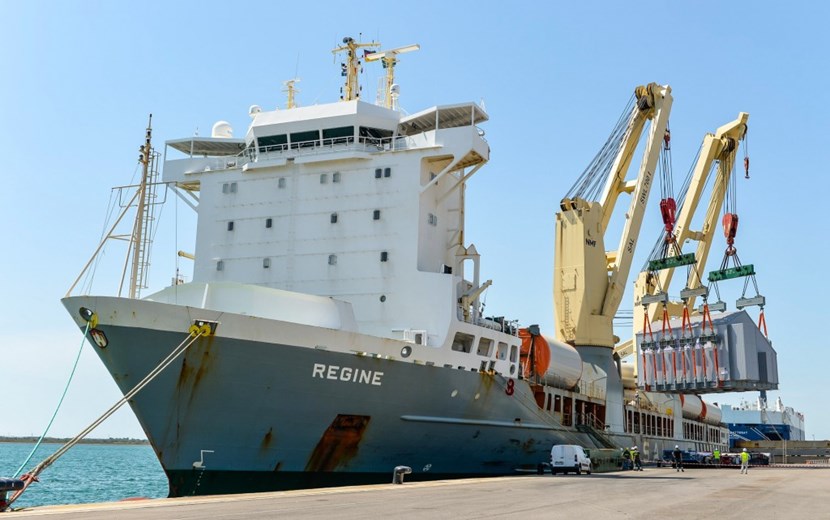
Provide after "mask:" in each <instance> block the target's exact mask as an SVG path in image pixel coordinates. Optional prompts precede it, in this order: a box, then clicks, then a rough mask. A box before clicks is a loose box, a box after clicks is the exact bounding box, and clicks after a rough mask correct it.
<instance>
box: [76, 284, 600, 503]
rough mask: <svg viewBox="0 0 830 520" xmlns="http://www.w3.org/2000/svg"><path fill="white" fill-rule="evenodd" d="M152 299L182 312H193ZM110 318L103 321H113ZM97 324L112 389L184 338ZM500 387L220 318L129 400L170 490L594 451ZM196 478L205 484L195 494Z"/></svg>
mask: <svg viewBox="0 0 830 520" xmlns="http://www.w3.org/2000/svg"><path fill="white" fill-rule="evenodd" d="M66 303H67V308H68V309H70V310H71V309H72V307H73V304H72V302H66ZM96 303H97V304H98V305H99V306H100V305H101V303H103V302H102V301H100V300H99V301H97V302H96ZM155 305H156V306H158V308H159V309H160V310H164V311H165V312H181V313H182V318H183V320H182V323H189V322H190V320H191V318H190V311H192V309H188V308H186V307H178V306H171V305H166V304H155ZM78 306H79V305H74V307H75V308H77V307H78ZM102 310H103V309H100V308H99V309H97V311H98V312H99V313H100V314H101V315H102V316H104V315H107V313H106V312H102ZM115 314H116V313H115V312H113V313H111V315H110V319H108V320H105V321H110V322H117V321H118V320H117V319H113V318H112V316H114V315H115ZM134 314H135V313H134ZM139 318H140V317H139ZM168 318H169V316H168ZM225 318H226V319H230V317H229V316H228V315H226V316H225ZM242 318H248V317H242ZM118 319H121V320H123V317H121V318H118ZM182 328H183V329H184V328H185V327H182ZM98 329H99V330H102V331H103V332H104V333H105V334H106V337H107V339H108V344H107V346H106V347H105V348H100V347H98V346H94V348H95V350H96V351H97V352H98V354H99V356H100V358H101V360H102V361H103V363H104V364H105V366H106V367H107V369H108V370H109V372H110V373H111V375H112V377H113V378H114V380H115V381H116V383H117V384H118V386H119V388H120V389H121V390H122V392H124V393H126V392H127V391H129V390H130V389H131V388H133V386H135V384H136V383H137V382H138V381H140V380H141V379H142V378H143V377H144V376H145V375H146V374H147V373H149V372H150V371H151V370H152V369H153V368H155V367H156V366H157V365H158V363H159V362H160V361H161V360H162V359H163V358H164V357H166V356H167V355H168V354H169V353H170V352H171V351H172V350H173V349H174V348H175V346H176V345H178V344H180V343H181V342H182V341H183V340H184V339H185V338H186V337H187V334H186V333H184V332H171V331H163V330H153V329H150V328H142V327H135V326H122V325H116V324H105V323H102V324H100V325H99V326H98ZM308 329H309V330H308V333H309V334H314V333H315V329H314V328H313V327H308ZM90 342H92V341H91V340H90ZM93 345H95V344H94V343H93ZM321 366H322V367H323V368H322V369H321V368H320V367H321ZM330 367H337V368H330ZM343 368H348V369H350V370H346V371H344V370H343ZM355 374H357V375H355ZM346 376H348V377H346ZM344 379H345V380H344ZM508 381H509V380H508V379H505V378H504V377H502V376H500V375H493V374H488V373H481V372H477V371H476V372H473V371H470V370H459V369H456V368H445V367H436V366H427V365H423V364H416V363H412V362H408V361H401V360H392V359H386V358H382V357H374V356H368V355H358V354H355V353H342V352H335V351H332V350H322V349H315V348H308V347H298V346H291V345H285V344H281V343H280V342H279V339H278V338H274V341H273V342H263V341H247V340H242V339H235V338H225V337H222V336H221V326H220V330H219V334H218V335H216V336H208V337H203V338H199V339H198V340H196V342H195V343H194V344H193V345H192V346H191V347H190V348H189V349H188V350H187V351H186V352H185V353H184V354H183V355H182V356H180V357H179V358H178V359H176V361H175V362H174V363H173V364H172V365H170V366H169V367H168V368H167V369H166V370H165V371H163V372H162V373H161V374H160V375H159V376H157V377H156V378H155V379H154V380H153V381H152V382H151V383H150V384H149V385H148V386H147V387H146V388H144V389H143V390H142V391H141V392H140V393H139V394H137V395H136V396H135V397H134V398H133V399H132V400H131V402H130V405H131V407H132V409H133V411H134V412H135V414H136V416H137V417H138V420H139V422H140V423H141V425H142V427H143V428H144V431H145V433H146V434H147V436H148V439H149V440H150V442H151V444H152V446H153V448H154V450H155V451H156V454H157V456H158V458H159V461H160V462H161V465H162V467H163V468H164V470H165V472H167V474H168V477H169V478H170V480H171V496H177V495H182V494H193V493H194V492H195V493H198V494H202V493H220V492H230V491H231V488H236V487H238V485H239V484H240V483H243V482H245V481H249V484H248V485H247V486H245V485H244V484H243V485H242V489H233V490H235V491H246V490H262V489H289V488H294V487H315V486H317V485H320V486H322V485H335V484H337V483H338V482H340V483H351V482H356V481H357V482H360V481H382V480H380V479H381V477H382V476H383V475H387V476H389V475H391V472H392V469H393V468H394V467H395V466H397V465H401V464H403V465H407V466H410V467H411V468H412V470H413V475H412V476H413V478H416V479H428V478H438V477H440V478H446V477H451V476H459V477H461V476H469V475H506V474H515V473H516V471H517V470H521V469H525V470H528V469H534V468H536V466H537V464H538V463H539V462H542V461H546V460H547V459H548V457H549V451H550V447H551V446H552V445H553V444H556V443H567V444H580V445H583V446H587V447H591V446H594V442H593V441H592V439H591V437H590V436H589V435H587V434H585V433H582V432H578V431H576V430H573V429H570V428H565V427H563V426H561V425H560V424H559V423H557V422H556V420H555V419H554V417H552V416H551V415H550V414H546V413H544V412H542V411H541V410H540V409H539V407H538V406H537V405H536V403H535V400H534V399H533V397H532V394H531V392H530V388H529V387H528V386H527V385H526V384H525V383H524V382H523V381H520V380H514V381H513V388H514V392H513V393H512V395H510V394H509V392H508V391H507V385H508V384H509V383H508ZM197 462H201V464H196V463H197ZM281 474H283V475H284V476H285V478H281ZM256 475H259V478H257V477H256ZM200 478H201V479H204V482H205V485H204V486H202V487H203V489H201V490H197V489H196V488H198V487H200V486H199V484H197V482H198V481H199V479H200ZM390 478H391V477H390ZM383 480H385V479H383ZM208 482H211V485H209V486H208V485H207V483H208Z"/></svg>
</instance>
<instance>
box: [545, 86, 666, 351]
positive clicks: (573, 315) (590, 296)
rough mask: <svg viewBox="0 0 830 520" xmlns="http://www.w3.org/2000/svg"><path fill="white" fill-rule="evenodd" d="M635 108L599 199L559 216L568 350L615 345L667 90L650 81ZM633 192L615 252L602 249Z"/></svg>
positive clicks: (562, 325) (569, 202)
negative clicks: (639, 151) (637, 159)
mask: <svg viewBox="0 0 830 520" xmlns="http://www.w3.org/2000/svg"><path fill="white" fill-rule="evenodd" d="M635 97H636V101H637V103H636V106H635V107H634V109H633V110H634V112H633V114H632V117H631V118H630V120H629V121H630V123H629V126H628V128H627V129H626V131H625V133H624V134H623V136H622V142H621V144H620V146H619V148H618V149H617V153H616V156H615V158H614V161H613V164H612V167H611V169H610V170H609V172H608V178H607V180H606V182H605V188H604V190H603V193H602V196H601V197H600V200H599V201H587V200H584V199H582V198H579V197H576V198H572V199H571V198H566V199H563V200H562V202H561V209H562V211H560V212H558V213H557V215H556V253H555V260H554V261H555V266H554V283H553V290H554V302H555V306H556V313H555V322H556V329H557V330H556V332H557V335H558V336H559V339H561V340H562V341H565V342H568V343H571V344H572V345H578V346H579V345H588V346H601V347H609V348H610V347H613V346H614V344H615V342H616V338H615V336H614V332H613V318H614V314H615V313H616V311H617V308H618V307H619V304H620V300H621V299H622V295H623V292H624V289H625V281H626V279H627V278H628V274H629V271H630V268H631V261H632V257H633V255H634V251H635V249H636V246H637V239H638V235H639V232H640V226H641V224H642V220H643V214H644V211H645V206H646V203H647V202H648V196H649V192H650V189H651V185H652V180H653V177H654V171H655V168H656V165H657V159H658V158H659V154H660V148H661V143H662V142H663V135H664V133H665V131H666V127H667V124H668V118H669V112H670V111H671V105H672V96H671V88H670V87H669V86H661V85H658V84H656V83H651V84H649V85H646V86H641V87H638V88H637V89H636V90H635ZM647 120H651V125H650V128H649V132H648V139H647V142H646V145H645V149H644V151H643V157H642V161H641V163H640V168H639V171H638V173H637V177H636V178H634V179H632V180H630V181H627V180H626V179H625V174H626V172H627V170H628V167H629V165H630V163H631V159H632V155H633V154H634V151H635V150H636V148H637V145H638V143H639V139H640V137H641V135H642V130H643V129H644V127H645V123H646V121H647ZM623 193H628V194H631V202H630V204H629V208H628V211H627V212H626V222H625V225H624V227H623V230H622V235H621V237H620V241H619V244H618V247H617V250H616V251H609V252H606V250H605V233H606V230H607V227H608V223H609V221H610V218H611V214H612V213H613V209H614V206H615V204H616V202H617V199H618V198H619V197H620V195H622V194H623Z"/></svg>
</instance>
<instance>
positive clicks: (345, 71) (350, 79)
mask: <svg viewBox="0 0 830 520" xmlns="http://www.w3.org/2000/svg"><path fill="white" fill-rule="evenodd" d="M361 47H380V43H378V42H371V43H359V42H356V41H354V38H351V37H349V36H346V37H345V38H343V45H341V46H340V47H337V48H336V49H333V50H332V51H331V52H332V54H335V55H337V53H338V52H344V51H346V63H341V64H340V74H341V75H342V76H345V78H346V85H345V86H344V87H343V92H342V94H343V95H341V96H340V100H341V101H352V100H354V99H358V98H359V97H360V87H359V86H358V84H357V74H358V72H359V70H358V69H359V68H360V60H359V59H358V57H357V49H359V48H361Z"/></svg>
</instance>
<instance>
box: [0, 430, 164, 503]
mask: <svg viewBox="0 0 830 520" xmlns="http://www.w3.org/2000/svg"><path fill="white" fill-rule="evenodd" d="M33 446H34V444H28V443H3V442H0V477H11V476H12V475H13V474H14V472H15V471H17V468H18V467H20V465H21V464H22V463H23V461H24V460H26V457H27V456H28V455H29V452H30V451H31V449H32V447H33ZM58 448H60V445H59V444H41V445H40V448H38V451H37V453H36V454H35V456H34V457H32V460H31V461H30V462H29V464H28V466H27V467H26V469H25V470H24V472H25V471H26V470H28V469H31V468H33V467H34V466H35V465H37V464H38V463H39V462H40V461H42V460H43V459H45V458H46V457H48V456H49V455H50V454H52V453H54V452H55V451H56V450H57V449H58ZM166 496H167V477H165V475H164V471H163V470H162V469H161V465H160V464H159V462H158V459H156V456H155V454H154V453H153V449H152V448H151V447H150V446H149V445H146V444H145V445H113V444H79V445H77V446H75V447H73V448H72V449H70V450H69V451H68V452H66V453H65V454H64V455H63V457H61V458H60V459H58V461H57V462H55V463H54V464H53V465H51V466H49V467H48V468H46V470H45V471H44V472H43V473H41V474H40V482H35V483H34V484H32V485H31V486H29V489H27V490H26V492H25V493H23V495H22V496H21V497H20V498H19V499H18V500H17V501H16V502H15V503H14V506H13V507H15V508H20V507H33V506H43V505H52V504H79V503H92V502H111V501H117V500H123V499H125V498H134V497H147V498H162V497H166Z"/></svg>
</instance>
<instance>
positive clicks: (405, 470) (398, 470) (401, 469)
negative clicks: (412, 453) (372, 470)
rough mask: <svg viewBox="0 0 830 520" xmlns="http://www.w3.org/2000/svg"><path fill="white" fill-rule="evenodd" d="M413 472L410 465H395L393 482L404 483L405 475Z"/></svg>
mask: <svg viewBox="0 0 830 520" xmlns="http://www.w3.org/2000/svg"><path fill="white" fill-rule="evenodd" d="M410 473H412V468H410V467H409V466H395V471H394V472H393V473H392V483H393V484H403V476H404V475H409V474H410Z"/></svg>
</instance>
